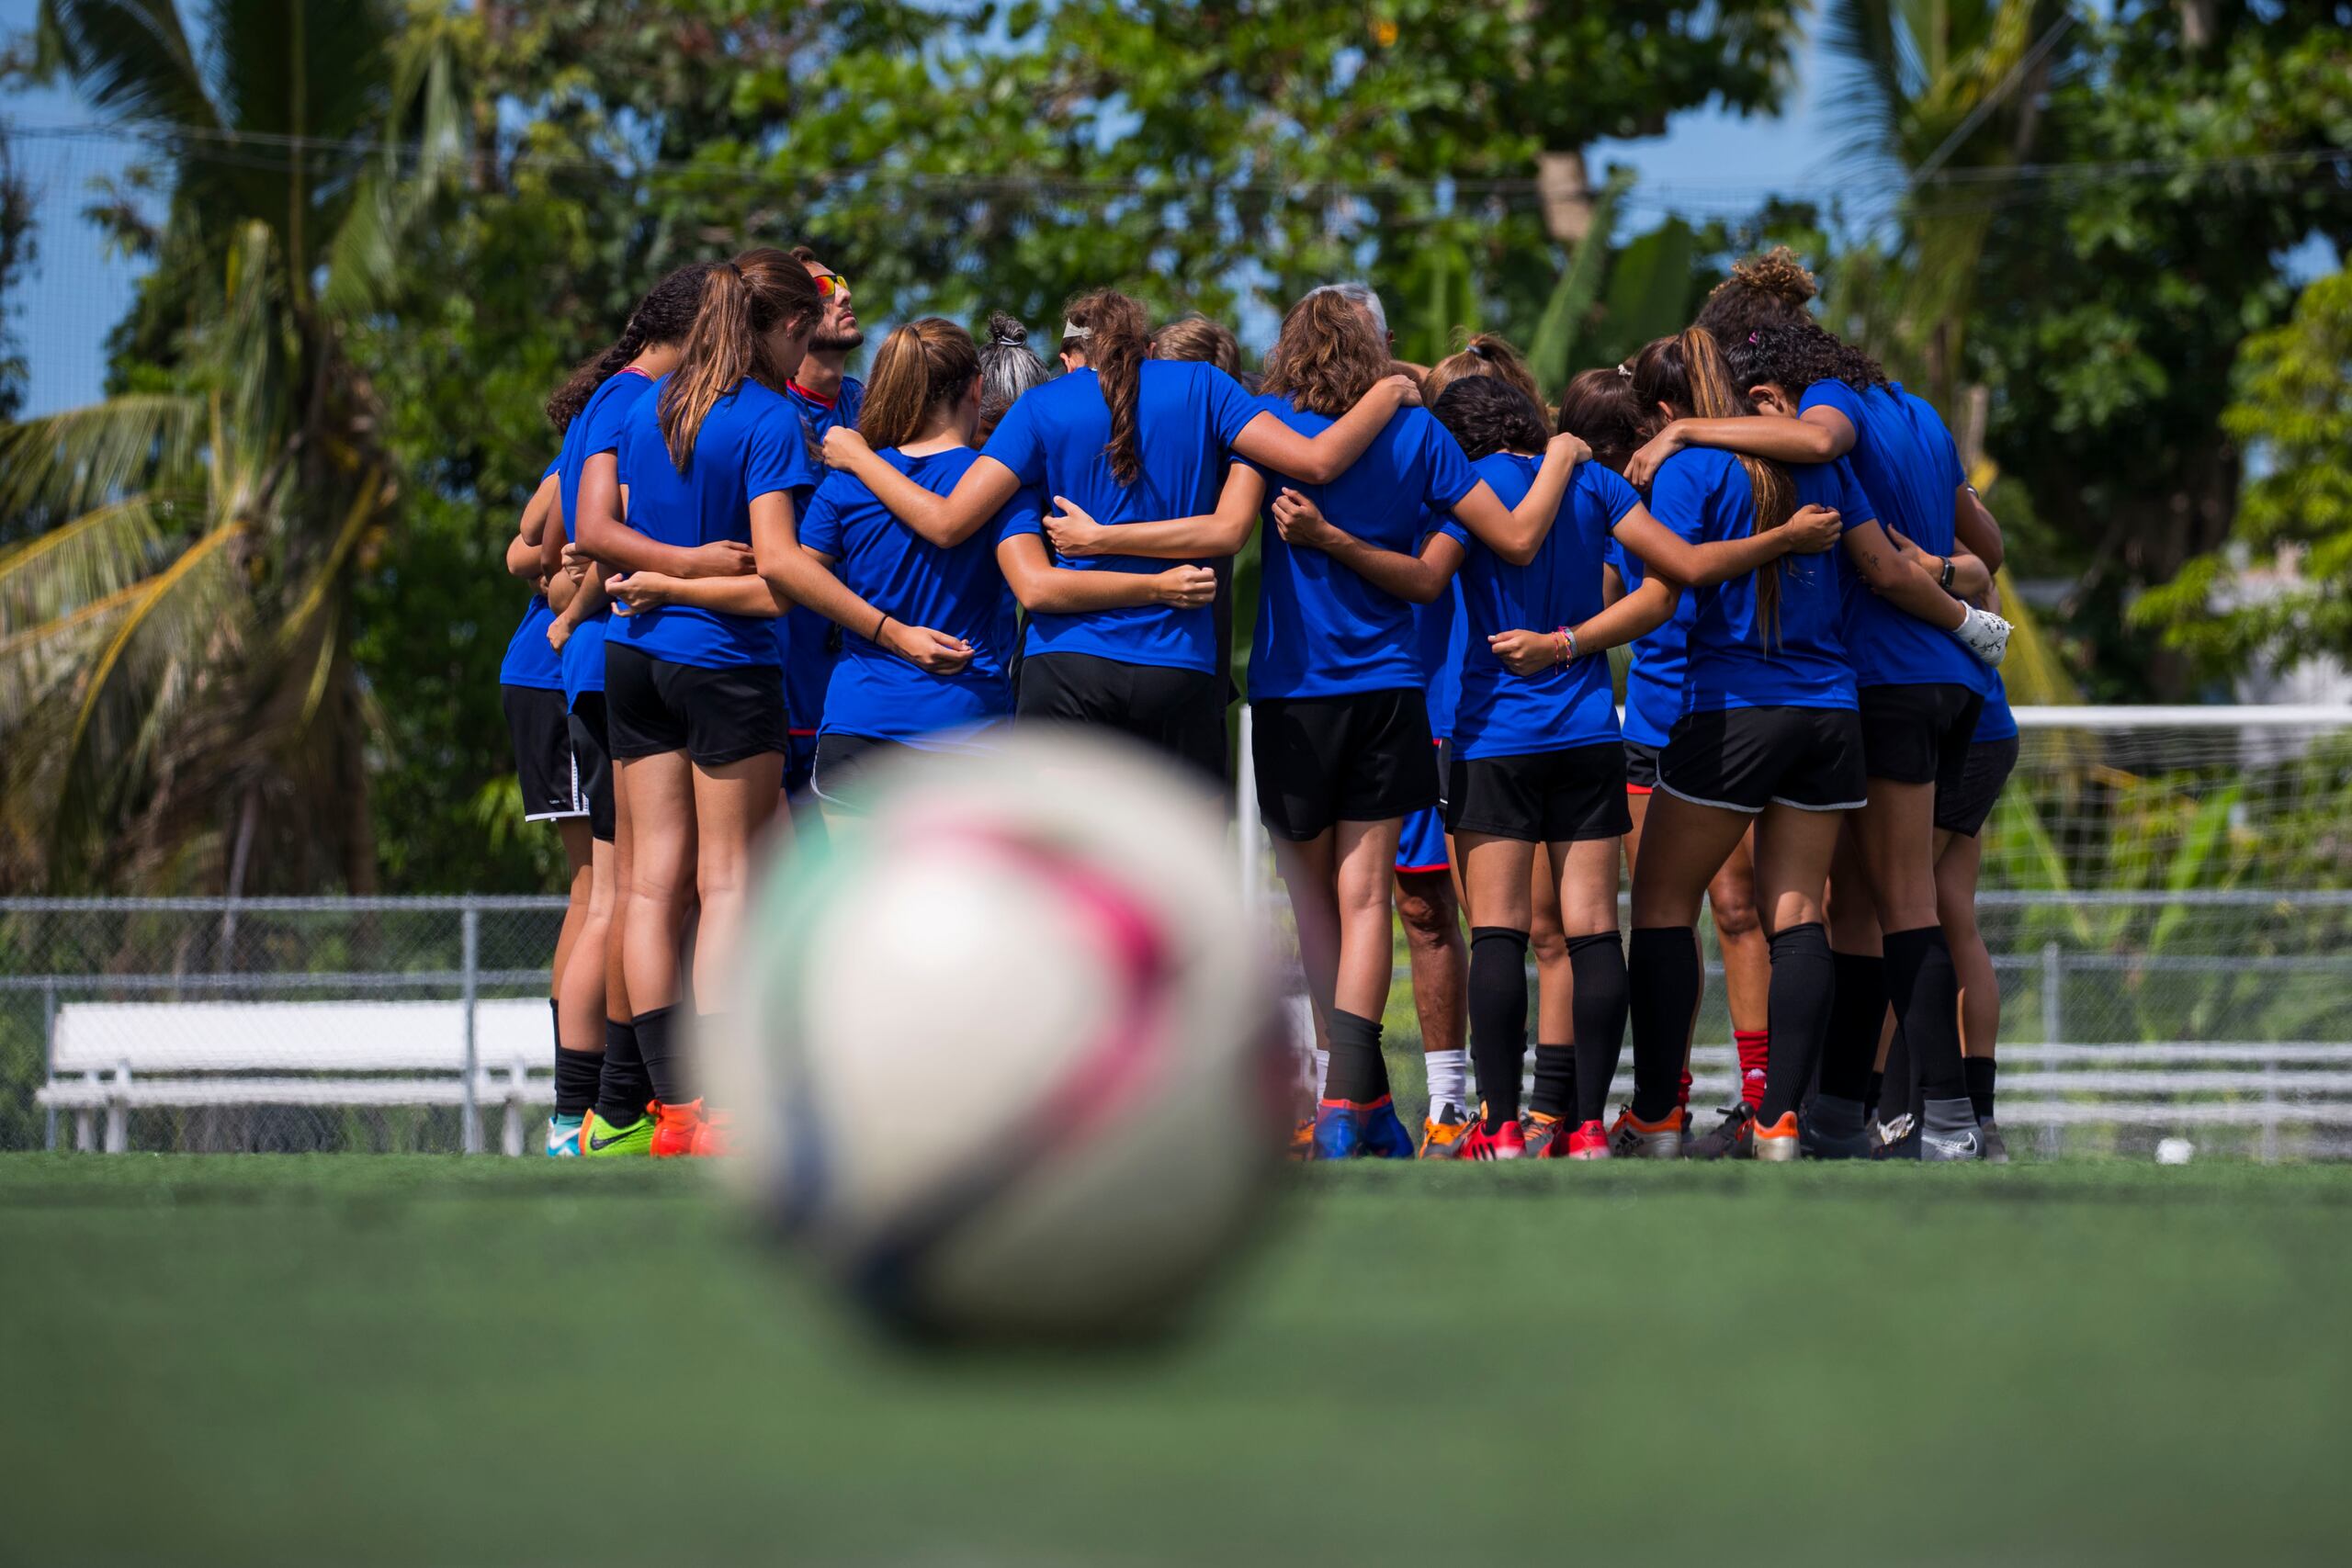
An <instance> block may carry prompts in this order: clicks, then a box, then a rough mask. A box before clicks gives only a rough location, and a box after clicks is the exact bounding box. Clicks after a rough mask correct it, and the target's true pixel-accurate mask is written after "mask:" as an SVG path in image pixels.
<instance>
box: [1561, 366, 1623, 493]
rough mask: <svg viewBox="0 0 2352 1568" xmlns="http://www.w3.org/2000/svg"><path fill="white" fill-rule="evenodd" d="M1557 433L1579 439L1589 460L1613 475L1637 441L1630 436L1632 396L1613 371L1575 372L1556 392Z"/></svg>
mask: <svg viewBox="0 0 2352 1568" xmlns="http://www.w3.org/2000/svg"><path fill="white" fill-rule="evenodd" d="M1560 430H1561V432H1562V433H1563V434H1568V435H1574V436H1577V437H1580V438H1581V439H1582V440H1583V442H1584V444H1585V445H1586V446H1589V447H1591V448H1592V457H1593V460H1594V461H1595V462H1597V463H1599V464H1600V465H1601V466H1602V467H1603V468H1608V469H1610V470H1611V471H1612V472H1615V473H1620V474H1622V473H1623V472H1624V471H1625V463H1626V461H1627V459H1629V458H1631V457H1633V455H1634V448H1635V447H1637V446H1640V445H1641V441H1640V439H1639V438H1638V437H1636V436H1635V434H1634V402H1633V396H1632V394H1631V392H1630V391H1628V389H1627V382H1626V379H1625V378H1624V377H1623V375H1621V374H1620V373H1619V372H1618V371H1617V370H1616V369H1615V368H1614V367H1611V368H1609V369H1605V370H1579V371H1577V373H1576V374H1575V375H1574V376H1572V377H1570V378H1568V384H1567V385H1566V387H1563V388H1562V389H1560Z"/></svg>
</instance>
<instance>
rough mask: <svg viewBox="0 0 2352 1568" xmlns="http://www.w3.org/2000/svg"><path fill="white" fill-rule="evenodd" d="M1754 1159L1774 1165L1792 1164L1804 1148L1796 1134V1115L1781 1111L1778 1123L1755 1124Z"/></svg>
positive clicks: (1760, 1120) (1759, 1122)
mask: <svg viewBox="0 0 2352 1568" xmlns="http://www.w3.org/2000/svg"><path fill="white" fill-rule="evenodd" d="M1755 1129H1756V1132H1755V1145H1756V1157H1757V1158H1758V1159H1760V1160H1765V1161H1769V1162H1770V1163H1771V1164H1774V1165H1781V1164H1790V1163H1793V1162H1794V1161H1795V1160H1796V1158H1797V1156H1798V1155H1799V1153H1800V1152H1801V1151H1802V1149H1803V1146H1804V1139H1803V1138H1802V1137H1801V1136H1800V1135H1799V1134H1798V1133H1797V1113H1796V1112H1795V1111H1781V1119H1780V1120H1779V1121H1778V1122H1765V1121H1763V1120H1762V1119H1761V1118H1758V1120H1757V1121H1756V1122H1755Z"/></svg>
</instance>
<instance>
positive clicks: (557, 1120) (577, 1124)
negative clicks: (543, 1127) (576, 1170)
mask: <svg viewBox="0 0 2352 1568" xmlns="http://www.w3.org/2000/svg"><path fill="white" fill-rule="evenodd" d="M586 1120H587V1119H586V1118H585V1117H582V1116H551V1117H549V1118H548V1156H549V1157H551V1158H554V1159H575V1158H577V1157H578V1156H579V1154H580V1129H581V1125H582V1122H585V1121H586Z"/></svg>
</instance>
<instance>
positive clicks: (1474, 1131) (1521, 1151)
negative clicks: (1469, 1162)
mask: <svg viewBox="0 0 2352 1568" xmlns="http://www.w3.org/2000/svg"><path fill="white" fill-rule="evenodd" d="M1461 1157H1462V1158H1464V1159H1525V1158H1526V1157H1527V1140H1526V1139H1525V1138H1524V1137H1522V1136H1521V1134H1520V1131H1519V1122H1518V1121H1517V1120H1516V1119H1514V1120H1512V1121H1509V1122H1504V1123H1503V1124H1502V1125H1501V1126H1499V1127H1498V1128H1496V1129H1495V1130H1494V1131H1493V1132H1491V1133H1489V1132H1487V1122H1486V1113H1485V1111H1483V1110H1482V1111H1480V1112H1479V1120H1477V1121H1476V1122H1472V1123H1470V1131H1469V1134H1467V1135H1466V1136H1464V1138H1463V1140H1462V1156H1461Z"/></svg>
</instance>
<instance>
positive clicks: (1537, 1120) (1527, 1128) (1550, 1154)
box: [1519, 1111, 1568, 1159]
mask: <svg viewBox="0 0 2352 1568" xmlns="http://www.w3.org/2000/svg"><path fill="white" fill-rule="evenodd" d="M1567 1135H1568V1124H1567V1120H1566V1118H1565V1117H1560V1116H1551V1115H1546V1114H1545V1113H1544V1112H1543V1111H1529V1112H1528V1113H1527V1114H1526V1115H1524V1116H1522V1117H1521V1118H1520V1119H1519V1138H1520V1142H1521V1143H1523V1144H1525V1145H1527V1157H1528V1158H1529V1159H1557V1158H1559V1156H1561V1155H1564V1154H1566V1153H1567V1150H1566V1148H1561V1149H1558V1150H1555V1149H1554V1148H1553V1147H1552V1145H1553V1144H1554V1143H1555V1142H1556V1141H1558V1140H1560V1139H1564V1138H1566V1136H1567Z"/></svg>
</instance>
